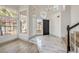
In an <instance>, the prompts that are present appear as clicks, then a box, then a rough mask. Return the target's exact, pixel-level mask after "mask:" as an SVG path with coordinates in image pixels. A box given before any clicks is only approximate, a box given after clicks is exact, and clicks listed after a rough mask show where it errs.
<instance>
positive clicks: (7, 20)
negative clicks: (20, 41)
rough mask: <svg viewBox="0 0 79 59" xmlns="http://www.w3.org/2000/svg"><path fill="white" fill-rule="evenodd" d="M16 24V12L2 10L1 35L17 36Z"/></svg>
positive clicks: (0, 16)
mask: <svg viewBox="0 0 79 59" xmlns="http://www.w3.org/2000/svg"><path fill="white" fill-rule="evenodd" d="M16 24H17V23H16V13H15V11H13V10H10V9H7V8H0V35H15V34H16Z"/></svg>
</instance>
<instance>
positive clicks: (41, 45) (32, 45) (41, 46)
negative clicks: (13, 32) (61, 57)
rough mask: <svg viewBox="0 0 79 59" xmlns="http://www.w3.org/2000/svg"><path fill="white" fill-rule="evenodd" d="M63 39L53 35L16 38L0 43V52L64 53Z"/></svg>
mask: <svg viewBox="0 0 79 59" xmlns="http://www.w3.org/2000/svg"><path fill="white" fill-rule="evenodd" d="M66 49H67V48H66V44H65V43H64V41H63V39H61V38H57V37H54V36H37V37H35V38H32V39H31V40H28V41H24V40H21V39H16V40H13V41H10V42H6V43H1V44H0V53H66V52H67V50H66Z"/></svg>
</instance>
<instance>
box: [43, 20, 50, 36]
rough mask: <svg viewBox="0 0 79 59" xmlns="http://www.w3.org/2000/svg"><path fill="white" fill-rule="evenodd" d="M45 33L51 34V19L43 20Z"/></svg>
mask: <svg viewBox="0 0 79 59" xmlns="http://www.w3.org/2000/svg"><path fill="white" fill-rule="evenodd" d="M43 35H49V20H43Z"/></svg>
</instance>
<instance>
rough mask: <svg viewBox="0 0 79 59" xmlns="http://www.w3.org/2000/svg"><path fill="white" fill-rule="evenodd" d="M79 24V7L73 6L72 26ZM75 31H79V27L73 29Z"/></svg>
mask: <svg viewBox="0 0 79 59" xmlns="http://www.w3.org/2000/svg"><path fill="white" fill-rule="evenodd" d="M78 22H79V6H78V5H72V6H71V26H72V25H74V24H76V23H78ZM73 31H79V26H77V27H76V28H74V29H72V31H71V32H73Z"/></svg>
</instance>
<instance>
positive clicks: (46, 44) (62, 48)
mask: <svg viewBox="0 0 79 59" xmlns="http://www.w3.org/2000/svg"><path fill="white" fill-rule="evenodd" d="M31 40H32V41H36V42H37V45H38V48H39V52H40V53H66V52H67V45H66V44H65V41H64V40H63V39H61V38H58V37H55V36H37V37H35V38H33V39H31Z"/></svg>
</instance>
